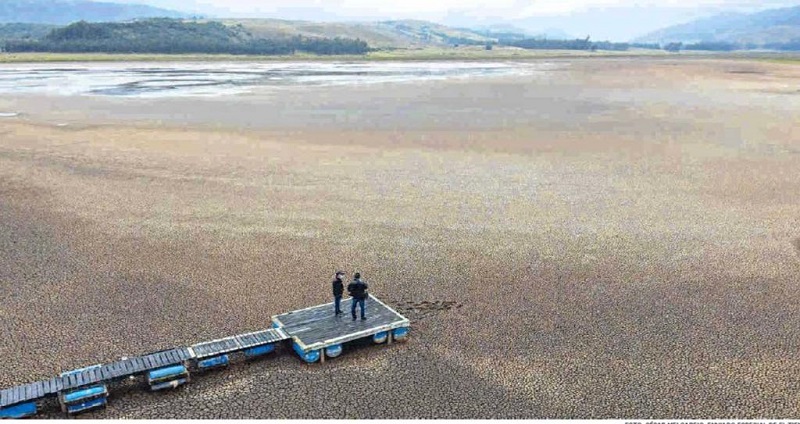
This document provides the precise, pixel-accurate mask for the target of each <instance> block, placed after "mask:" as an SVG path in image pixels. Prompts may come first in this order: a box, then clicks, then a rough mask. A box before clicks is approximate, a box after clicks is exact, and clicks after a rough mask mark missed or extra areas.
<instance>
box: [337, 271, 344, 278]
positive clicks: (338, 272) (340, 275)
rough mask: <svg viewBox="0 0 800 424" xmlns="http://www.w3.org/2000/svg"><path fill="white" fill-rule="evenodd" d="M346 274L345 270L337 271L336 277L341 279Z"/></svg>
mask: <svg viewBox="0 0 800 424" xmlns="http://www.w3.org/2000/svg"><path fill="white" fill-rule="evenodd" d="M344 276H345V273H344V271H336V279H337V280H341V279H342V277H344Z"/></svg>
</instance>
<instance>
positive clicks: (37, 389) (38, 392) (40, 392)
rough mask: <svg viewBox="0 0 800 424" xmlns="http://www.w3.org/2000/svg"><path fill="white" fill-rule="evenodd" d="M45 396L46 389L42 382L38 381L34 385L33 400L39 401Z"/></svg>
mask: <svg viewBox="0 0 800 424" xmlns="http://www.w3.org/2000/svg"><path fill="white" fill-rule="evenodd" d="M42 396H44V389H42V382H41V381H37V382H35V383H33V398H34V399H39V398H41V397H42Z"/></svg>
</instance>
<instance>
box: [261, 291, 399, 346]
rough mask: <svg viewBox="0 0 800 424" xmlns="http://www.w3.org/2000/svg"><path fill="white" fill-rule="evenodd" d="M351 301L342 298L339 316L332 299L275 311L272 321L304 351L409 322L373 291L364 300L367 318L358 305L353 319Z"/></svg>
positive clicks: (343, 341) (339, 342)
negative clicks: (280, 311)
mask: <svg viewBox="0 0 800 424" xmlns="http://www.w3.org/2000/svg"><path fill="white" fill-rule="evenodd" d="M350 305H351V300H350V298H347V299H342V306H341V307H342V311H344V314H342V315H339V316H336V315H334V306H333V302H331V303H326V304H324V305H318V306H314V307H311V308H306V309H300V310H297V311H292V312H288V313H285V314H281V315H276V316H274V317H272V322H273V325H274V326H276V327H278V328H281V329H283V330H284V331H285V332H286V334H288V335H289V336H291V337H292V339H293V340H294V342H295V343H297V344H298V345H299V346H300V348H301V349H303V350H304V351H311V350H317V349H323V348H326V347H328V346H333V345H337V344H341V343H346V342H349V341H352V340H356V339H360V338H362V337H368V336H371V335H373V334H377V333H380V332H383V331H389V330H393V329H395V328H399V327H408V325H409V320H408V319H407V318H405V317H404V316H402V315H400V314H399V313H397V311H395V310H394V309H392V308H390V307H389V306H387V305H386V304H384V303H383V302H381V301H380V300H378V299H377V298H375V297H374V296H372V295H369V298H368V299H367V300H366V316H367V319H366V320H364V321H362V320H361V318H360V314H361V309H360V308H357V309H356V315H357V316H358V318H357V319H356V320H355V321H353V319H352V316H351V315H350Z"/></svg>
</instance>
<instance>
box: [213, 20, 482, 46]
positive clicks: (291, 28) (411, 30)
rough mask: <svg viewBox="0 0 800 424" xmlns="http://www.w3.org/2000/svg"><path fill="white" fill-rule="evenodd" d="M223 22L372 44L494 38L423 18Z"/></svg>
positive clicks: (257, 32) (269, 33)
mask: <svg viewBox="0 0 800 424" xmlns="http://www.w3.org/2000/svg"><path fill="white" fill-rule="evenodd" d="M222 22H223V23H225V24H227V25H242V27H244V28H245V29H246V30H247V31H249V32H250V33H252V34H253V35H254V36H259V37H263V38H279V37H292V36H297V35H300V36H304V37H324V38H336V37H340V38H350V39H360V40H364V41H366V42H367V43H368V44H369V45H370V47H372V48H420V47H443V46H452V45H455V44H484V43H486V42H489V41H496V39H495V38H492V37H487V36H485V35H482V34H479V33H478V32H476V31H472V30H468V29H456V28H451V27H448V26H445V25H440V24H436V23H432V22H426V21H416V20H402V21H382V22H346V23H342V22H309V21H287V20H281V19H223V20H222Z"/></svg>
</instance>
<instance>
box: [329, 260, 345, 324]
mask: <svg viewBox="0 0 800 424" xmlns="http://www.w3.org/2000/svg"><path fill="white" fill-rule="evenodd" d="M335 277H336V279H335V280H333V282H332V283H331V285H332V286H333V305H334V307H335V312H334V314H335V315H340V314H343V313H344V312H342V294H343V293H344V283H343V282H342V277H344V272H343V271H336V276H335Z"/></svg>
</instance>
